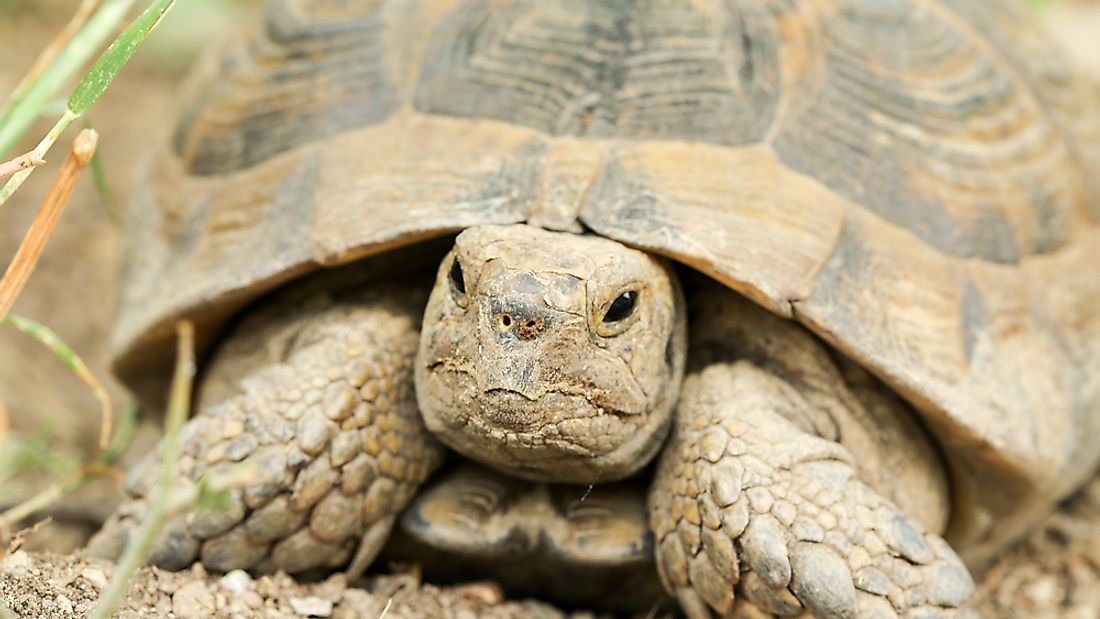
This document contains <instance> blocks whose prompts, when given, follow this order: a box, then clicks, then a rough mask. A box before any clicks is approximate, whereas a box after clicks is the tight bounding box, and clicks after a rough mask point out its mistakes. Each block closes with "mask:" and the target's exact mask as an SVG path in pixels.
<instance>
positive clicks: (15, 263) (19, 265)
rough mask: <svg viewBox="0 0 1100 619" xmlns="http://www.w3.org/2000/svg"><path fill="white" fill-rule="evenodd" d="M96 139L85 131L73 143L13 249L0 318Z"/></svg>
mask: <svg viewBox="0 0 1100 619" xmlns="http://www.w3.org/2000/svg"><path fill="white" fill-rule="evenodd" d="M97 139H98V135H97V134H96V132H95V131H93V130H90V129H85V130H84V131H81V132H80V135H78V136H77V137H76V140H75V141H73V147H72V150H71V151H70V152H69V156H68V158H67V159H65V163H64V164H62V165H61V171H59V172H58V173H57V179H56V180H55V181H54V184H53V187H51V188H50V193H49V194H47V196H46V200H45V201H44V202H43V203H42V208H40V209H39V210H38V215H36V216H35V218H34V222H33V223H31V227H30V230H28V231H27V236H26V237H24V239H23V243H22V244H21V245H20V246H19V249H18V250H16V252H15V257H14V258H12V261H11V264H9V265H8V270H7V272H5V273H4V278H3V279H0V318H3V317H4V316H6V315H7V314H8V311H9V310H11V306H12V305H13V304H14V303H15V299H16V298H17V297H18V296H19V293H20V292H21V291H22V290H23V286H25V285H26V283H27V279H28V278H29V277H30V275H31V271H33V270H34V265H35V264H36V263H37V262H38V257H39V256H41V255H42V250H43V249H44V248H45V247H46V241H48V240H49V238H50V235H51V234H52V233H53V229H54V228H55V227H56V226H57V222H58V220H60V219H61V213H62V212H63V211H64V210H65V205H66V204H68V202H69V197H70V196H71V195H72V193H73V187H74V186H75V185H76V179H77V178H78V177H79V175H80V171H81V170H82V169H83V168H84V167H85V166H86V165H88V162H89V161H90V160H91V159H92V154H94V153H95V147H96V141H97ZM24 172H29V170H24ZM24 172H20V173H19V174H23V173H24ZM18 176H19V175H18V174H17V175H16V176H15V177H12V180H13V181H14V180H15V178H16V177H18Z"/></svg>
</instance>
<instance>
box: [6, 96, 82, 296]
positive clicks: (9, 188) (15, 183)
mask: <svg viewBox="0 0 1100 619" xmlns="http://www.w3.org/2000/svg"><path fill="white" fill-rule="evenodd" d="M76 118H77V116H76V114H74V113H72V112H71V111H70V110H65V114H64V115H62V116H61V119H60V120H58V121H57V123H55V124H54V126H53V127H52V128H51V129H50V132H49V133H47V134H46V137H44V138H42V141H40V142H39V143H38V146H35V147H34V150H33V151H31V153H32V154H33V155H34V156H37V157H38V158H39V159H42V158H45V156H46V153H47V152H48V151H49V150H50V148H51V147H52V146H53V145H54V142H57V138H59V137H61V134H62V133H63V132H64V131H65V130H66V129H68V128H69V125H71V124H72V122H73V121H74V120H76ZM92 133H93V134H94V133H95V132H94V131H93V132H92ZM83 134H84V132H83V131H82V132H81V135H83ZM79 141H80V136H77V138H76V140H75V141H74V142H73V151H72V152H70V153H69V159H72V157H73V152H75V151H76V144H77V142H79ZM94 153H95V142H94V140H93V142H92V154H94ZM92 154H89V155H88V159H91V158H92ZM66 163H68V161H66ZM84 165H88V162H87V161H85V162H84ZM81 167H83V166H81ZM31 172H34V168H33V167H31V168H25V169H23V170H20V171H18V172H16V173H15V174H14V175H12V177H11V178H9V179H8V182H7V183H4V186H3V188H0V206H3V204H4V203H5V202H7V201H8V198H10V197H11V196H12V194H14V193H15V192H16V191H19V188H20V187H22V186H23V182H24V181H26V180H27V177H28V176H30V175H31ZM62 172H64V168H62ZM60 178H61V173H60V172H59V173H58V179H60ZM55 183H56V181H55ZM51 193H52V191H51ZM0 315H3V314H0Z"/></svg>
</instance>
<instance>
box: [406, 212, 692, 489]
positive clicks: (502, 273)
mask: <svg viewBox="0 0 1100 619" xmlns="http://www.w3.org/2000/svg"><path fill="white" fill-rule="evenodd" d="M685 325H686V316H685V309H684V300H683V294H682V293H681V291H680V288H679V284H678V283H677V280H676V278H675V275H674V274H673V273H672V271H671V269H670V268H669V266H668V265H667V264H666V263H665V262H663V261H662V260H660V259H658V258H655V257H653V256H650V255H648V254H646V253H644V252H641V251H638V250H635V249H631V248H628V247H626V246H624V245H621V244H619V243H616V242H615V241H611V240H608V239H605V238H600V237H594V236H581V235H576V234H570V233H563V232H548V231H545V230H542V229H539V228H534V227H531V226H524V225H517V226H487V227H480V228H471V229H468V230H466V231H465V232H463V233H462V234H460V235H459V236H458V238H457V239H456V241H455V247H454V250H453V251H451V252H450V253H449V254H448V255H447V257H446V258H444V259H443V262H442V264H440V267H439V273H438V275H437V277H436V282H435V287H434V289H433V290H432V294H431V298H430V299H429V301H428V307H427V310H426V311H425V313H424V325H423V331H422V333H421V337H420V351H419V355H418V357H417V362H416V393H417V399H418V401H419V404H420V409H421V413H422V414H423V416H424V421H425V423H426V425H427V427H428V429H429V430H431V431H432V432H433V433H435V434H436V436H438V437H439V439H440V440H442V441H443V442H444V443H446V444H447V445H448V446H450V447H451V448H453V449H455V450H457V451H458V452H460V453H462V454H464V455H466V456H468V457H470V458H473V459H475V460H478V461H480V462H483V463H485V464H487V465H489V466H492V467H495V468H497V469H500V470H503V471H505V472H508V473H511V474H514V475H518V476H521V477H525V478H529V479H536V480H546V481H563V482H574V483H594V482H597V481H610V480H615V479H620V478H623V477H626V476H628V475H630V474H631V473H634V472H635V471H637V470H638V469H639V468H641V467H643V466H645V464H646V463H648V462H649V460H650V459H652V457H653V455H654V454H655V453H656V452H657V450H658V448H659V447H660V446H661V443H662V442H663V441H664V438H665V435H666V434H667V432H668V428H669V425H670V421H671V416H672V407H673V405H674V404H675V402H676V400H677V397H678V395H679V390H680V382H681V379H682V377H683V371H684V357H685V352H686V351H685V346H686V344H685V336H686V326H685Z"/></svg>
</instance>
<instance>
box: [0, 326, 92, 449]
mask: <svg viewBox="0 0 1100 619" xmlns="http://www.w3.org/2000/svg"><path fill="white" fill-rule="evenodd" d="M0 320H2V321H3V322H6V323H8V324H10V325H12V326H13V327H15V328H16V329H19V330H20V331H22V332H23V333H25V334H27V335H29V336H30V337H33V338H34V339H36V340H38V341H39V342H40V343H41V344H42V345H43V346H45V347H46V348H49V349H50V350H51V351H53V353H54V354H55V355H57V357H58V358H59V359H61V361H62V362H63V363H64V364H65V365H67V366H68V367H69V369H70V370H72V372H73V374H76V376H77V378H79V379H80V380H82V381H84V384H86V385H88V388H89V389H91V390H92V395H94V396H95V399H96V400H97V401H98V402H99V411H100V424H99V448H100V449H106V448H107V443H108V442H109V441H110V440H111V424H112V422H113V419H112V415H111V397H110V396H109V395H108V394H107V390H106V389H104V388H103V384H102V383H100V382H99V379H98V378H96V377H95V374H92V371H91V370H90V369H88V365H87V364H86V363H84V360H83V359H81V358H80V356H79V355H77V354H76V352H75V351H74V350H73V349H72V348H69V346H68V344H66V343H65V342H64V341H62V340H61V338H60V337H58V336H57V334H56V333H54V331H53V329H50V328H49V327H47V326H45V325H41V324H39V323H37V322H35V321H33V320H31V319H29V318H24V317H22V316H17V315H16V314H12V313H9V314H8V315H7V316H4V317H3V319H0Z"/></svg>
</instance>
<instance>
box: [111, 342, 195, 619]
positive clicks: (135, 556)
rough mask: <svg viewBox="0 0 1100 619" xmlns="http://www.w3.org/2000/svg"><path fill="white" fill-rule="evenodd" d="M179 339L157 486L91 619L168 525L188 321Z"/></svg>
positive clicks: (185, 393)
mask: <svg viewBox="0 0 1100 619" xmlns="http://www.w3.org/2000/svg"><path fill="white" fill-rule="evenodd" d="M176 333H177V336H178V338H179V340H178V345H177V349H176V371H175V373H174V374H173V376H172V389H171V392H170V396H169V399H168V413H167V415H166V417H165V422H164V445H163V451H162V452H161V458H160V470H159V472H158V475H157V485H156V487H155V488H154V489H153V496H152V502H151V504H150V506H149V512H148V514H147V515H146V517H145V522H143V523H142V524H141V528H140V529H138V531H137V532H136V533H135V535H134V537H133V538H131V539H130V543H129V544H128V545H127V546H126V551H125V553H123V555H122V559H121V560H120V561H119V563H118V566H117V567H116V569H115V573H114V575H113V576H112V577H111V582H110V584H109V585H108V586H107V589H106V590H105V591H104V592H103V596H102V597H101V598H100V599H99V604H97V605H96V608H95V610H94V611H93V612H92V615H91V617H92V619H109V618H110V616H111V613H113V612H114V609H115V608H116V607H117V606H118V605H119V603H120V602H121V601H122V599H123V598H124V597H125V596H126V592H127V591H128V590H129V589H130V582H131V581H132V580H133V576H134V574H135V573H136V572H137V571H138V569H139V568H140V567H141V566H142V565H144V564H145V560H146V559H147V558H148V557H149V552H150V551H151V550H152V547H153V541H154V540H156V537H157V535H158V534H159V533H160V530H161V529H162V528H163V527H164V524H165V523H166V522H167V521H168V518H169V511H168V503H169V500H170V498H171V494H172V479H173V478H174V477H175V471H176V464H177V461H178V460H179V435H180V428H181V427H183V422H184V420H186V419H187V415H188V412H189V411H190V410H191V383H192V381H193V380H194V377H195V326H194V325H193V324H192V323H190V322H188V321H181V322H179V323H177V325H176Z"/></svg>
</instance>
